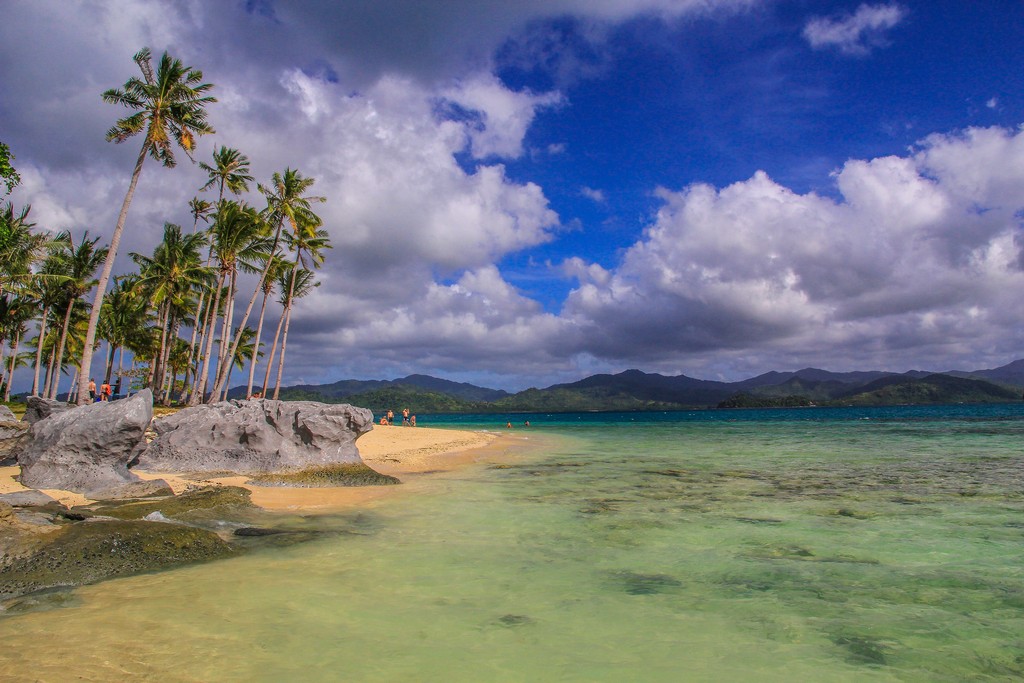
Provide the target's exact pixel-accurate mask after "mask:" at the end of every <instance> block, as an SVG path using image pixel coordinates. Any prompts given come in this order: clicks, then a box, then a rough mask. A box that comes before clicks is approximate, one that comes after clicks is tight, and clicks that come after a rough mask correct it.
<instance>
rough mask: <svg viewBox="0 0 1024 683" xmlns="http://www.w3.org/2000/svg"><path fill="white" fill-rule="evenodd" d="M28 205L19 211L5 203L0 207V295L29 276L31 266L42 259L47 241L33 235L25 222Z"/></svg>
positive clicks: (26, 220) (42, 237)
mask: <svg viewBox="0 0 1024 683" xmlns="http://www.w3.org/2000/svg"><path fill="white" fill-rule="evenodd" d="M30 211H32V207H31V206H26V207H25V208H24V209H22V210H21V211H19V212H17V213H16V212H15V211H14V205H13V204H11V203H10V202H8V203H7V204H5V205H4V206H3V207H0V295H2V294H3V293H4V292H5V291H7V290H10V289H11V288H12V287H14V286H16V285H18V284H24V283H25V282H26V280H28V279H29V278H30V277H31V276H32V266H33V265H34V264H35V263H36V262H37V261H39V260H40V259H41V258H43V256H44V254H45V253H46V248H47V246H48V244H49V240H48V239H47V238H46V236H45V235H40V234H35V233H33V232H32V228H34V227H35V223H30V222H29V221H28V214H29V212H30Z"/></svg>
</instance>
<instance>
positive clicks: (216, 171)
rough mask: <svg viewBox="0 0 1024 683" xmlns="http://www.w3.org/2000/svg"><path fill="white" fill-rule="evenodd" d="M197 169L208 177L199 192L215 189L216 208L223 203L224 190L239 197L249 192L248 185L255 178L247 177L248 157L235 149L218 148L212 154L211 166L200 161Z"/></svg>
mask: <svg viewBox="0 0 1024 683" xmlns="http://www.w3.org/2000/svg"><path fill="white" fill-rule="evenodd" d="M199 168H201V169H203V170H204V171H206V172H207V174H208V175H209V176H210V179H209V181H207V183H206V184H205V185H203V186H202V187H201V188H199V191H200V192H202V191H204V190H209V189H210V188H211V187H215V186H216V188H217V206H218V207H219V206H220V204H221V202H223V201H224V190H225V189H227V190H228V191H229V192H230V193H231V194H235V195H239V194H242V193H243V192H248V191H249V183H251V182H252V181H253V180H255V178H253V177H252V176H251V175H249V157H247V156H245V155H244V154H242V153H241V152H239V151H238V150H237V149H232V148H230V147H225V146H224V145H221V146H220V149H218V150H215V151H214V153H213V166H210V165H209V164H207V163H204V162H202V161H200V162H199Z"/></svg>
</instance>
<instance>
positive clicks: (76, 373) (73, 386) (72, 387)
mask: <svg viewBox="0 0 1024 683" xmlns="http://www.w3.org/2000/svg"><path fill="white" fill-rule="evenodd" d="M77 381H78V368H75V372H74V373H73V374H72V375H71V386H70V387H68V403H71V393H72V392H73V391H74V390H75V382H77Z"/></svg>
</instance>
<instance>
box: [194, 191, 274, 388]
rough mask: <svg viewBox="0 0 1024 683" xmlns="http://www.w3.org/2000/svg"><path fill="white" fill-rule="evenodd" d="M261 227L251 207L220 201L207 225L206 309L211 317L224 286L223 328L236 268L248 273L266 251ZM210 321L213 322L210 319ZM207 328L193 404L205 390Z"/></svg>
mask: <svg viewBox="0 0 1024 683" xmlns="http://www.w3.org/2000/svg"><path fill="white" fill-rule="evenodd" d="M263 226H264V223H263V221H262V220H260V217H259V214H258V212H257V211H256V210H255V209H253V208H252V207H249V206H246V205H245V204H240V203H238V202H224V204H223V205H222V206H221V208H220V210H219V211H218V212H217V219H216V220H215V221H214V224H213V226H211V228H210V233H211V241H212V244H213V252H214V256H215V257H216V259H217V263H218V273H219V277H218V280H217V285H216V289H215V290H214V298H213V305H212V306H211V309H210V312H211V315H212V316H216V313H217V310H218V308H219V306H220V297H221V289H222V288H223V287H224V286H225V285H227V297H226V301H227V305H226V307H225V308H226V310H225V312H224V317H223V320H224V322H223V326H222V329H224V330H230V329H231V317H232V316H231V302H232V300H233V299H234V292H235V291H236V285H237V278H238V271H239V270H240V269H241V270H246V271H248V272H254V271H256V270H257V267H256V265H255V264H256V263H257V262H258V261H259V260H260V258H261V257H262V256H263V255H265V254H266V252H267V248H268V247H269V244H268V240H267V238H266V235H265V233H264V230H263ZM214 322H216V321H215V320H214ZM210 330H211V333H210V334H208V335H207V337H206V350H205V353H204V354H203V369H202V372H201V373H200V376H199V378H198V381H197V383H196V390H195V391H194V392H193V393H192V397H191V398H190V401H189V403H190V405H197V404H198V403H199V402H201V401H202V400H203V396H204V394H205V391H206V381H207V379H208V377H209V372H210V365H211V361H212V354H213V341H214V335H213V333H212V331H213V327H211V328H210ZM223 337H224V335H223V334H222V339H221V347H220V348H221V352H220V353H219V354H218V361H217V367H218V374H219V373H220V372H221V362H222V361H223V359H225V358H228V357H229V356H226V355H225V353H224V352H225V351H226V349H225V344H224V342H225V339H224V338H223ZM215 379H216V378H215ZM215 383H216V382H215ZM211 396H212V398H214V399H215V398H216V396H217V392H216V391H214V392H212V394H211Z"/></svg>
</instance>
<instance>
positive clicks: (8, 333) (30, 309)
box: [0, 295, 39, 400]
mask: <svg viewBox="0 0 1024 683" xmlns="http://www.w3.org/2000/svg"><path fill="white" fill-rule="evenodd" d="M38 310H39V309H38V307H37V306H36V302H35V301H33V300H32V299H31V298H29V297H27V296H8V295H0V377H2V376H3V375H4V371H3V368H4V360H5V359H4V344H5V343H6V342H7V341H8V340H10V350H11V355H10V368H9V369H8V371H7V378H6V381H7V383H6V385H5V390H8V391H9V389H10V381H11V375H13V374H14V367H15V364H16V362H17V359H18V348H19V347H20V346H21V338H22V337H23V336H24V335H25V333H26V332H27V331H28V328H27V326H26V323H28V321H29V320H31V319H32V318H34V317H35V316H36V312H37V311H38ZM4 400H7V399H4Z"/></svg>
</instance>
